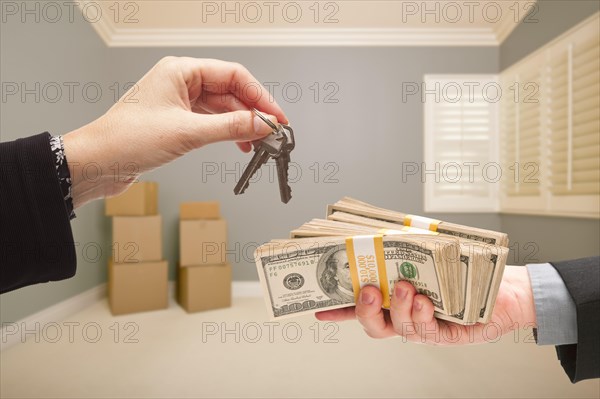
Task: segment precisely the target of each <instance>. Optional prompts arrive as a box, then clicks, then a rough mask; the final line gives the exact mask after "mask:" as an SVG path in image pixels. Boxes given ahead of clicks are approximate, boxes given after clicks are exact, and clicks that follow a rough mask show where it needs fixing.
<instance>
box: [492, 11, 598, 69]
mask: <svg viewBox="0 0 600 399" xmlns="http://www.w3.org/2000/svg"><path fill="white" fill-rule="evenodd" d="M599 9H600V2H599V1H597V0H537V5H536V9H535V14H533V13H532V14H531V15H530V18H525V19H524V20H523V22H522V23H521V24H519V26H517V27H516V28H515V30H513V31H512V32H511V34H510V36H508V37H507V38H506V39H505V40H504V42H502V45H501V46H500V69H502V70H503V69H505V68H508V67H509V66H511V65H512V64H514V63H515V62H517V61H518V60H520V59H521V58H523V57H525V56H527V54H530V53H531V52H532V51H534V50H536V49H537V48H539V47H541V46H543V45H544V44H546V43H548V42H549V41H551V40H552V39H554V38H555V37H557V36H560V34H561V33H563V32H565V31H567V30H569V29H570V28H572V27H573V26H575V25H577V24H578V23H579V22H581V21H583V20H584V19H586V18H587V17H589V16H591V15H593V14H594V13H595V12H597V11H598V10H599ZM527 21H529V22H527Z"/></svg>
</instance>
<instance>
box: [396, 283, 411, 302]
mask: <svg viewBox="0 0 600 399" xmlns="http://www.w3.org/2000/svg"><path fill="white" fill-rule="evenodd" d="M395 290H396V292H395V294H396V296H397V297H398V298H400V299H406V296H407V295H408V291H407V290H405V289H403V288H402V286H401V285H400V284H396V287H395Z"/></svg>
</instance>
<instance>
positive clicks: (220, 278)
mask: <svg viewBox="0 0 600 399" xmlns="http://www.w3.org/2000/svg"><path fill="white" fill-rule="evenodd" d="M179 242H180V247H179V256H180V257H179V266H180V267H179V273H178V284H177V301H178V302H179V304H180V305H181V306H182V307H183V308H184V309H185V310H186V311H188V312H198V311H201V310H209V309H218V308H224V307H228V306H231V265H230V264H228V263H227V259H226V254H227V251H226V245H227V222H226V221H225V220H223V219H221V215H220V212H219V203H218V202H187V203H182V204H181V206H180V209H179Z"/></svg>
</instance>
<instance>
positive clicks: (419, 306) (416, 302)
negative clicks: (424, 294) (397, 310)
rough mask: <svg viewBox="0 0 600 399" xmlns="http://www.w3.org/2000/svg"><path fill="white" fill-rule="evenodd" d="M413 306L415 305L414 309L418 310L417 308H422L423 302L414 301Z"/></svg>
mask: <svg viewBox="0 0 600 399" xmlns="http://www.w3.org/2000/svg"><path fill="white" fill-rule="evenodd" d="M414 307H415V310H416V311H417V312H418V311H419V310H421V309H422V308H423V304H422V303H421V302H419V301H415V303H414Z"/></svg>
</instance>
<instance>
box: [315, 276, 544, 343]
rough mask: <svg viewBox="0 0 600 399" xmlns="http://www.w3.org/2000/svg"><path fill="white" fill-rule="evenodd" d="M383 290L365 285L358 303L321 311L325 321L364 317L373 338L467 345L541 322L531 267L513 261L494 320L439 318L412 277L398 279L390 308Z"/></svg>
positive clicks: (363, 321)
mask: <svg viewBox="0 0 600 399" xmlns="http://www.w3.org/2000/svg"><path fill="white" fill-rule="evenodd" d="M381 303H382V298H381V292H380V291H379V290H378V289H377V288H375V287H365V288H363V289H362V290H361V292H360V295H359V301H358V304H357V305H356V307H352V308H343V309H336V310H329V311H325V312H320V313H317V318H318V319H319V320H327V321H343V320H349V319H355V318H356V319H358V321H359V322H360V323H361V324H362V326H363V327H364V329H365V332H366V333H367V335H369V336H370V337H372V338H388V337H393V336H399V335H400V336H404V337H405V338H406V339H407V340H408V341H412V342H420V343H427V344H432V345H464V344H471V343H484V342H489V341H495V340H496V339H497V338H499V337H498V335H503V334H506V333H508V332H510V331H512V330H514V329H519V328H531V327H535V326H536V319H535V307H534V303H533V294H532V290H531V283H530V281H529V275H528V274H527V269H526V268H525V267H519V266H507V267H506V269H505V271H504V275H503V278H502V283H501V285H500V291H499V292H498V297H497V299H496V306H495V308H494V313H493V315H492V320H491V321H490V323H493V324H494V328H486V324H480V323H478V324H475V325H473V326H462V325H458V324H455V323H450V322H447V321H443V320H438V319H436V318H435V317H433V303H431V301H430V300H429V298H427V297H426V296H425V295H420V294H417V291H416V290H415V288H414V287H413V286H412V285H411V284H410V283H408V282H406V281H401V282H398V283H396V285H395V286H394V292H393V294H392V300H391V307H390V310H389V311H387V310H384V309H382V308H381Z"/></svg>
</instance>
